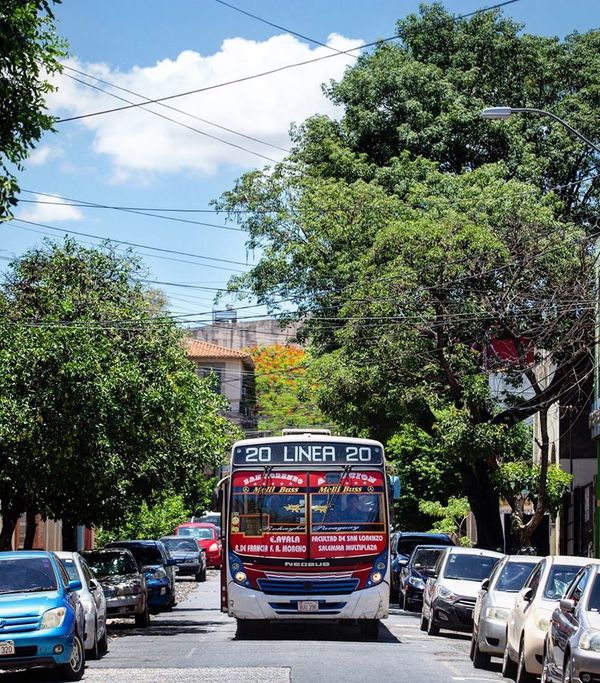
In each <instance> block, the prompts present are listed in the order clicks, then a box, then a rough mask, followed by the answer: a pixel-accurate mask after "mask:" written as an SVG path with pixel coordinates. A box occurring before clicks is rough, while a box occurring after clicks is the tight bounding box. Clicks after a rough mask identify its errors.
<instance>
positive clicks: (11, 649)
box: [0, 640, 15, 655]
mask: <svg viewBox="0 0 600 683" xmlns="http://www.w3.org/2000/svg"><path fill="white" fill-rule="evenodd" d="M14 654H15V641H14V640H5V641H3V642H0V655H14Z"/></svg>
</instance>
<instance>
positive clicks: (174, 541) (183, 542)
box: [163, 538, 198, 553]
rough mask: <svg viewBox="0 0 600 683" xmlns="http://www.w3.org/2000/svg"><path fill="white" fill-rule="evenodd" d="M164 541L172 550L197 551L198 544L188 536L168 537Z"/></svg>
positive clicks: (168, 548)
mask: <svg viewBox="0 0 600 683" xmlns="http://www.w3.org/2000/svg"><path fill="white" fill-rule="evenodd" d="M163 543H164V544H165V546H166V548H167V550H169V551H171V552H186V553H190V552H191V553H197V552H198V545H197V544H196V542H195V541H194V540H193V539H191V538H190V539H187V538H181V539H179V538H166V539H165V540H164V541H163Z"/></svg>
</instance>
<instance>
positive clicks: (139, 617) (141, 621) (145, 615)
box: [135, 602, 150, 628]
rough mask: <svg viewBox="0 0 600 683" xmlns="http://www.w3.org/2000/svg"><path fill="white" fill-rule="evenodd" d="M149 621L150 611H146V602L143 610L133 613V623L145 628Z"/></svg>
mask: <svg viewBox="0 0 600 683" xmlns="http://www.w3.org/2000/svg"><path fill="white" fill-rule="evenodd" d="M149 623H150V612H149V611H148V603H147V602H146V604H145V605H144V611H143V612H142V613H141V614H136V615H135V625H136V626H139V627H141V628H146V626H148V624H149Z"/></svg>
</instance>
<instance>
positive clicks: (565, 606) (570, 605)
mask: <svg viewBox="0 0 600 683" xmlns="http://www.w3.org/2000/svg"><path fill="white" fill-rule="evenodd" d="M559 604H560V608H561V610H562V611H563V612H567V613H569V614H572V613H573V612H574V611H575V600H569V599H568V598H562V600H561V601H560V603H559Z"/></svg>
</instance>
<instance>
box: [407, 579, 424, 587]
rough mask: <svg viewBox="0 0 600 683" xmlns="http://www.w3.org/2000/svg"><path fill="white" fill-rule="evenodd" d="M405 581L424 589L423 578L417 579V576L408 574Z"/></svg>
mask: <svg viewBox="0 0 600 683" xmlns="http://www.w3.org/2000/svg"><path fill="white" fill-rule="evenodd" d="M407 583H409V584H410V585H411V586H412V587H413V588H419V589H420V590H424V589H425V581H423V579H419V577H417V576H409V577H408V579H407Z"/></svg>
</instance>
